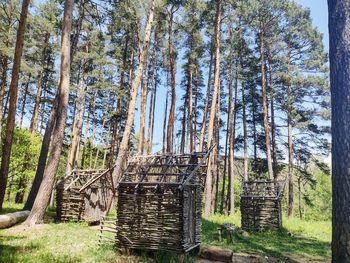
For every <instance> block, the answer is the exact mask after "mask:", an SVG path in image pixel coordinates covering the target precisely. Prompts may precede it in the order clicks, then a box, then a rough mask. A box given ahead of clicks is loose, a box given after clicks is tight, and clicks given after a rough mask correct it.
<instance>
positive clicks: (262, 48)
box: [253, 31, 274, 180]
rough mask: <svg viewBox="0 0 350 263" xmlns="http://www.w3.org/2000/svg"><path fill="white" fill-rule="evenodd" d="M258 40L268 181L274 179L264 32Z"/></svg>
mask: <svg viewBox="0 0 350 263" xmlns="http://www.w3.org/2000/svg"><path fill="white" fill-rule="evenodd" d="M259 40H260V62H261V87H262V96H263V113H264V131H265V144H266V161H267V168H268V173H269V179H270V180H272V179H273V178H274V176H273V168H272V159H271V143H270V127H269V118H268V109H267V89H266V80H265V74H266V70H265V39H264V32H263V31H261V32H260V33H259ZM253 99H254V98H253Z"/></svg>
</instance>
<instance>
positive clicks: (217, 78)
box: [204, 0, 221, 217]
mask: <svg viewBox="0 0 350 263" xmlns="http://www.w3.org/2000/svg"><path fill="white" fill-rule="evenodd" d="M220 23H221V0H216V14H215V33H214V34H215V71H214V88H213V98H212V102H211V109H210V119H209V124H208V139H207V144H208V149H210V148H211V146H212V144H213V132H214V123H215V113H216V104H217V97H218V90H219V85H220ZM208 166H209V167H208V174H207V179H206V182H205V206H204V216H205V217H208V216H209V214H210V213H211V199H212V182H213V174H212V173H211V169H209V168H210V166H211V163H210V161H209V165H208Z"/></svg>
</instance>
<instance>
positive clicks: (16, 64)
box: [0, 0, 30, 211]
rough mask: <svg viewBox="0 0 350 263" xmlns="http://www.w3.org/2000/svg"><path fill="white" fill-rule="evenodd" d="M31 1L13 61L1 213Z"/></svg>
mask: <svg viewBox="0 0 350 263" xmlns="http://www.w3.org/2000/svg"><path fill="white" fill-rule="evenodd" d="M29 3H30V0H23V2H22V10H21V17H20V20H19V25H18V30H17V39H16V46H15V55H14V60H13V68H12V79H11V84H10V91H9V92H10V93H9V96H10V106H9V114H8V117H7V124H6V132H5V134H6V136H5V140H4V143H3V147H2V159H1V168H0V211H1V210H2V204H3V201H4V197H5V191H6V184H7V177H8V173H9V168H10V156H11V149H12V142H13V132H14V127H15V118H16V107H17V95H18V78H19V73H20V70H21V57H22V51H23V44H24V32H25V28H26V22H27V14H28V7H29Z"/></svg>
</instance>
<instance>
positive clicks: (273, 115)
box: [267, 51, 278, 179]
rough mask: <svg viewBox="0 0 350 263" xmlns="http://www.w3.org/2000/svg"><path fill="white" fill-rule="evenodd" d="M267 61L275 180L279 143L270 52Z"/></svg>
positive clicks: (275, 176)
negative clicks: (277, 140) (277, 141)
mask: <svg viewBox="0 0 350 263" xmlns="http://www.w3.org/2000/svg"><path fill="white" fill-rule="evenodd" d="M267 60H268V63H269V86H270V111H271V146H272V163H273V175H274V179H277V177H278V174H277V143H276V123H275V103H274V92H273V88H274V85H273V68H272V59H271V54H270V51H268V56H267Z"/></svg>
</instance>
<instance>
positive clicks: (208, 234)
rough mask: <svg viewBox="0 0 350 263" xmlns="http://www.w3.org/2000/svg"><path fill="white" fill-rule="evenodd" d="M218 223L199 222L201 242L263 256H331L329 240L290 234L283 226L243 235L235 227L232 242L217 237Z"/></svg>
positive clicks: (283, 257) (282, 257)
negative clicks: (200, 223) (275, 229)
mask: <svg viewBox="0 0 350 263" xmlns="http://www.w3.org/2000/svg"><path fill="white" fill-rule="evenodd" d="M218 227H219V224H217V223H214V222H211V221H208V220H204V219H203V225H202V235H203V236H202V241H203V243H204V244H209V245H218V246H223V247H226V248H229V249H232V250H233V251H234V252H244V253H250V254H260V255H264V256H272V257H278V258H281V259H286V258H289V257H294V256H296V257H298V258H316V257H317V258H328V257H330V244H329V243H328V242H323V241H320V240H316V239H311V238H306V237H303V236H290V235H289V234H288V231H287V230H286V229H283V228H282V229H280V230H278V231H266V232H252V233H250V234H249V236H243V235H242V234H241V233H240V231H235V233H234V235H233V242H232V243H230V242H229V241H228V239H227V238H226V239H224V240H223V241H222V242H219V240H218V234H217V233H218V231H217V229H218Z"/></svg>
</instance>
